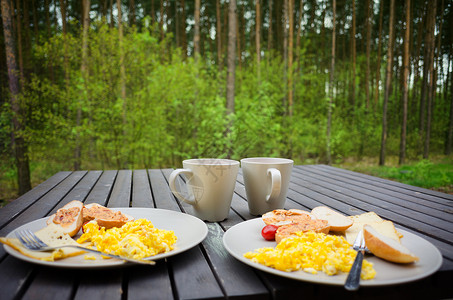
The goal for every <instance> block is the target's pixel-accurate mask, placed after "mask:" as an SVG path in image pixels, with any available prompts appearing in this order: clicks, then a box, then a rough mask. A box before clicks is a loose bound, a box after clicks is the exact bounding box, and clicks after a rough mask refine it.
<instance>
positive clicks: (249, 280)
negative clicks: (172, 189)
mask: <svg viewBox="0 0 453 300" xmlns="http://www.w3.org/2000/svg"><path fill="white" fill-rule="evenodd" d="M208 228H209V233H208V236H207V237H206V239H205V240H204V241H203V246H204V248H205V249H206V254H207V256H208V258H209V260H210V262H211V264H212V268H213V269H214V272H215V273H216V276H217V277H218V278H219V280H220V281H221V282H222V286H223V289H224V291H225V293H226V296H227V297H228V299H231V298H236V297H237V298H240V297H242V298H244V297H245V298H247V299H262V298H265V297H266V296H267V288H266V287H265V286H264V285H263V283H262V282H261V281H260V279H259V278H258V277H257V276H256V275H255V273H254V272H253V270H252V269H251V268H249V267H248V266H246V265H244V264H242V263H241V262H239V261H238V260H236V259H235V258H234V257H232V256H231V255H230V254H229V253H228V252H227V251H226V249H225V247H224V246H223V240H222V239H223V234H224V232H223V230H222V228H221V227H220V226H219V225H218V224H217V223H208Z"/></svg>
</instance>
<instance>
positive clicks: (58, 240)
mask: <svg viewBox="0 0 453 300" xmlns="http://www.w3.org/2000/svg"><path fill="white" fill-rule="evenodd" d="M35 234H36V235H37V236H38V237H39V238H40V239H41V240H42V241H43V242H44V243H46V244H47V245H49V246H52V247H58V246H62V245H79V244H78V243H77V242H76V241H74V240H73V239H72V238H71V237H70V236H69V235H68V234H66V233H64V232H63V230H62V228H61V227H60V226H57V225H55V224H53V223H52V224H50V225H48V226H46V227H44V228H43V229H41V230H39V231H37V232H35ZM0 242H2V243H3V244H6V245H8V246H10V247H12V248H13V249H15V250H16V251H18V252H20V253H21V254H23V255H25V256H28V257H31V258H34V259H39V260H43V261H55V260H59V259H63V258H67V257H72V256H76V255H80V254H82V253H85V251H83V250H80V249H77V248H61V249H57V250H54V251H46V252H40V251H32V250H29V249H27V248H26V247H24V246H23V245H22V243H21V242H20V241H19V239H17V238H5V237H0Z"/></svg>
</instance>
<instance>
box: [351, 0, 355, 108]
mask: <svg viewBox="0 0 453 300" xmlns="http://www.w3.org/2000/svg"><path fill="white" fill-rule="evenodd" d="M351 41H352V78H351V87H352V91H351V98H350V99H351V109H352V110H353V111H354V110H355V63H356V40H355V0H352V36H351Z"/></svg>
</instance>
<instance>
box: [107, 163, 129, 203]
mask: <svg viewBox="0 0 453 300" xmlns="http://www.w3.org/2000/svg"><path fill="white" fill-rule="evenodd" d="M131 191H132V171H131V170H120V171H118V175H117V176H116V180H115V183H114V184H113V189H112V194H111V195H110V197H109V200H108V203H107V206H108V207H129V206H130V203H131Z"/></svg>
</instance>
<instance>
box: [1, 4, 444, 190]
mask: <svg viewBox="0 0 453 300" xmlns="http://www.w3.org/2000/svg"><path fill="white" fill-rule="evenodd" d="M1 2H2V12H1V13H2V19H3V23H2V25H1V26H2V27H1V32H2V34H1V35H0V50H1V51H0V70H1V71H0V83H1V96H0V106H1V112H0V150H1V153H0V162H1V170H0V176H10V175H8V174H14V176H17V174H19V176H18V178H22V179H24V178H25V181H28V182H30V179H28V180H27V179H26V178H27V177H26V173H24V172H27V168H28V170H29V172H31V174H32V176H31V177H32V178H33V175H34V174H35V176H36V174H51V173H54V172H56V171H58V170H68V169H108V168H132V169H137V168H162V167H176V166H179V165H180V164H181V161H182V160H183V159H185V158H193V157H227V156H228V157H231V158H233V159H240V158H243V157H247V156H283V157H291V158H293V159H294V160H295V161H296V163H299V164H300V163H313V162H315V163H332V162H333V163H334V162H338V161H342V160H344V159H345V158H350V157H353V158H355V159H358V160H360V159H361V158H363V157H379V158H380V159H379V163H380V164H382V165H384V164H385V162H386V157H387V156H389V155H390V156H399V160H400V163H403V162H404V160H405V159H406V158H410V159H417V158H419V159H421V158H425V159H426V158H429V157H430V155H432V154H447V155H450V154H451V151H452V138H453V82H452V80H453V79H452V77H453V76H452V70H453V66H452V61H453V57H452V54H453V49H452V46H453V30H452V28H453V11H452V5H453V4H452V1H451V0H435V1H428V0H411V1H393V0H390V1H384V0H367V1H355V0H336V1H331V0H329V1H328V0H322V1H315V0H305V1H304V0H300V1H298V0H282V1H273V0H268V1H263V0H236V1H231V2H230V1H227V0H216V1H201V0H197V1H187V0H146V1H145V0H116V1H113V0H91V1H90V0H84V1H78V0H58V1H57V0H1ZM233 2H234V3H233ZM334 3H335V4H334ZM233 4H234V5H233ZM4 6H5V7H6V6H8V7H10V11H11V14H10V23H11V25H8V22H6V23H5V18H6V19H8V15H7V13H6V12H5V11H6V10H4V9H3V7H4ZM408 20H409V22H408ZM8 34H9V35H10V37H11V38H12V40H13V41H14V46H13V48H11V49H10V48H9V46H8V45H9V43H10V41H9V39H8ZM12 54H14V57H15V58H16V65H15V66H13V65H11V64H10V62H9V58H10V57H11V55H12ZM14 77H16V78H17V89H15V88H14V87H11V80H14ZM21 151H22V154H21ZM24 174H25V175H24ZM18 185H21V186H23V188H22V192H24V191H26V190H27V189H28V188H29V186H28V187H27V186H26V183H24V182H22V183H18ZM22 192H21V193H22Z"/></svg>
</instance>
